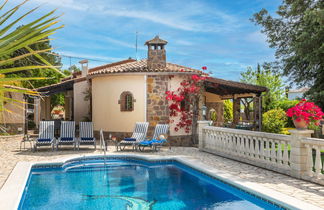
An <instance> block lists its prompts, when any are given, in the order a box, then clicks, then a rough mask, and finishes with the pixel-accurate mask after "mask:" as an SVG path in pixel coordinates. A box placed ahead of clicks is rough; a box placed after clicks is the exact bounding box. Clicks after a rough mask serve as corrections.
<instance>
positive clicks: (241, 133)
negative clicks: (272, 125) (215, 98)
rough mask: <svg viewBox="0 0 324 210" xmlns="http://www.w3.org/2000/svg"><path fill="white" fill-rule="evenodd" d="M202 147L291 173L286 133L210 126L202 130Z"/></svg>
mask: <svg viewBox="0 0 324 210" xmlns="http://www.w3.org/2000/svg"><path fill="white" fill-rule="evenodd" d="M202 132H203V135H202V136H203V139H202V141H203V143H202V145H203V147H202V148H200V149H201V150H203V151H206V152H210V153H214V154H218V155H221V156H225V157H228V158H231V159H236V160H239V161H242V162H247V163H250V164H254V165H257V166H260V167H265V168H268V169H271V170H275V171H279V172H282V173H286V174H288V172H289V168H290V157H289V151H288V149H289V146H288V145H289V144H290V140H291V139H290V138H289V136H287V135H280V134H272V133H264V132H255V131H246V130H238V129H230V128H221V127H213V126H207V127H204V128H203V130H202Z"/></svg>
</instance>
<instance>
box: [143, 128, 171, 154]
mask: <svg viewBox="0 0 324 210" xmlns="http://www.w3.org/2000/svg"><path fill="white" fill-rule="evenodd" d="M168 131H169V125H168V124H157V125H156V127H155V130H154V134H153V138H152V140H145V141H142V142H140V143H139V144H138V148H139V150H140V151H144V148H145V147H151V148H152V149H153V150H155V151H157V149H158V148H159V147H161V146H162V145H163V144H164V143H167V140H166V139H159V137H160V135H163V134H164V135H165V134H168Z"/></svg>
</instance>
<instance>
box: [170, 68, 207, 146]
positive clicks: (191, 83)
mask: <svg viewBox="0 0 324 210" xmlns="http://www.w3.org/2000/svg"><path fill="white" fill-rule="evenodd" d="M202 69H203V70H207V68H206V67H203V68H202ZM206 78H207V77H206V76H205V75H192V76H188V78H187V79H184V80H183V81H182V82H181V83H180V86H179V88H178V89H177V90H176V91H167V92H166V99H167V100H168V101H170V104H169V111H170V112H169V113H170V117H171V118H174V117H177V116H178V117H179V121H177V122H176V125H175V128H174V129H175V131H179V130H180V129H184V130H185V132H186V133H190V131H191V133H192V143H195V142H196V134H197V121H198V116H199V101H200V97H201V95H202V91H203V82H204V81H205V80H206ZM172 122H174V121H172Z"/></svg>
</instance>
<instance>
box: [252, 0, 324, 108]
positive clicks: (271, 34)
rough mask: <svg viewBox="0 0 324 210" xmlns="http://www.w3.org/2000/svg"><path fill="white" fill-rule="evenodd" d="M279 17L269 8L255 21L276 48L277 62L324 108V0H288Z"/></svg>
mask: <svg viewBox="0 0 324 210" xmlns="http://www.w3.org/2000/svg"><path fill="white" fill-rule="evenodd" d="M276 13H277V15H278V17H273V16H271V15H270V14H269V13H268V11H267V10H266V9H262V10H261V11H260V12H258V13H256V14H254V17H253V18H252V21H254V22H255V23H256V24H258V25H261V26H262V27H263V29H262V31H261V32H262V33H264V34H265V35H266V36H267V37H268V39H267V41H268V43H269V44H270V47H272V48H275V49H276V53H275V55H276V58H277V59H278V62H277V66H278V67H280V68H281V69H282V70H283V74H284V75H285V76H288V77H289V78H290V80H291V81H293V82H295V83H296V84H298V85H299V86H306V85H307V86H310V90H309V92H308V95H310V98H311V99H313V100H314V101H315V102H317V103H318V104H319V105H321V106H322V108H324V97H323V96H324V73H323V72H324V59H323V58H324V16H323V14H324V1H319V0H298V1H296V0H295V1H294V0H284V1H283V2H282V4H281V5H280V6H279V8H278V10H277V12H276Z"/></svg>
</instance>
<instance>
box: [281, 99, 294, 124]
mask: <svg viewBox="0 0 324 210" xmlns="http://www.w3.org/2000/svg"><path fill="white" fill-rule="evenodd" d="M298 102H299V101H298V100H288V99H286V100H282V101H278V102H277V108H280V109H282V110H284V111H285V112H286V111H287V110H288V109H289V108H291V107H293V106H295V105H296V104H298ZM286 126H287V127H289V128H294V127H295V126H294V123H293V121H292V119H291V118H290V117H288V118H287V125H286Z"/></svg>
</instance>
